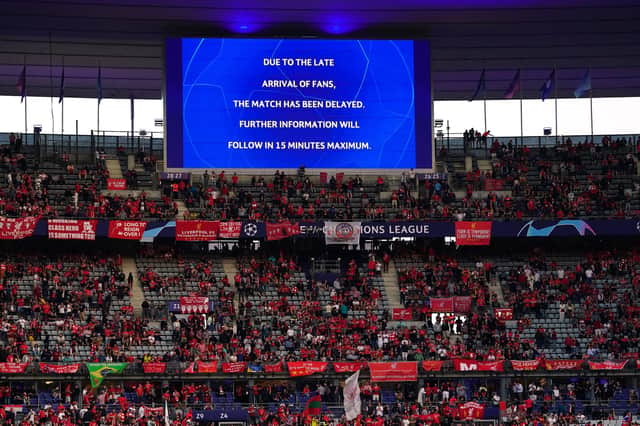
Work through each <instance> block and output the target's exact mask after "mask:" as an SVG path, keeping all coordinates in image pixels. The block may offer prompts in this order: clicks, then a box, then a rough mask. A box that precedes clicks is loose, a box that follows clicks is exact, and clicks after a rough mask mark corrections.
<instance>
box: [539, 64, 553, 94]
mask: <svg viewBox="0 0 640 426" xmlns="http://www.w3.org/2000/svg"><path fill="white" fill-rule="evenodd" d="M554 87H556V70H555V68H554V69H553V71H551V74H549V78H547V80H546V81H545V82H544V84H543V85H542V87H541V88H540V98H542V102H544V100H545V99H547V98H548V97H549V95H551V92H553V89H554Z"/></svg>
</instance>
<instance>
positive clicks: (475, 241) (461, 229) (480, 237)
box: [455, 221, 492, 246]
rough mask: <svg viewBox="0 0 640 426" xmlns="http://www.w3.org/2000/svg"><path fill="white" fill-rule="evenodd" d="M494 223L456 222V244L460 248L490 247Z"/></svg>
mask: <svg viewBox="0 0 640 426" xmlns="http://www.w3.org/2000/svg"><path fill="white" fill-rule="evenodd" d="M491 224H492V222H465V221H462V222H456V223H455V226H456V244H457V245H459V246H488V245H489V243H490V242H491Z"/></svg>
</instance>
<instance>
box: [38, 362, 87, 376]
mask: <svg viewBox="0 0 640 426" xmlns="http://www.w3.org/2000/svg"><path fill="white" fill-rule="evenodd" d="M38 366H39V367H40V372H42V373H45V374H75V373H77V372H78V370H80V363H75V364H62V365H61V364H46V363H44V362H40V363H38Z"/></svg>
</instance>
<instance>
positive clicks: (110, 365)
mask: <svg viewBox="0 0 640 426" xmlns="http://www.w3.org/2000/svg"><path fill="white" fill-rule="evenodd" d="M86 365H87V370H89V380H90V381H91V387H92V388H97V387H98V386H100V384H101V383H102V381H103V380H104V378H105V377H106V376H107V375H109V374H114V373H122V372H123V371H124V369H125V368H127V365H129V364H128V363H126V362H97V363H87V364H86Z"/></svg>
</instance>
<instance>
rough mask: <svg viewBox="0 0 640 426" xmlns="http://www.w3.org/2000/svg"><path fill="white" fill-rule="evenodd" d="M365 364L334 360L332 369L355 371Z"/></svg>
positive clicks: (346, 371) (340, 371)
mask: <svg viewBox="0 0 640 426" xmlns="http://www.w3.org/2000/svg"><path fill="white" fill-rule="evenodd" d="M364 365H366V363H364V362H334V363H333V369H334V371H335V372H336V373H355V372H356V371H360V369H361V368H362V367H363V366H364Z"/></svg>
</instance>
